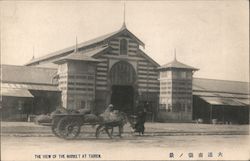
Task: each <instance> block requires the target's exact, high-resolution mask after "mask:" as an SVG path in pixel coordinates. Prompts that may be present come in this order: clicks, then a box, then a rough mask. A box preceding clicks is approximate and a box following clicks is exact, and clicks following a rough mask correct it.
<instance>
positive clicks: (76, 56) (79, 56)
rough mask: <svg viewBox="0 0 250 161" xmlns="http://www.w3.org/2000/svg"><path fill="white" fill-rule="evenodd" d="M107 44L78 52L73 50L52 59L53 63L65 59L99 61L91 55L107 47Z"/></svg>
mask: <svg viewBox="0 0 250 161" xmlns="http://www.w3.org/2000/svg"><path fill="white" fill-rule="evenodd" d="M108 48H109V47H108V46H104V47H100V48H96V49H94V50H90V51H80V52H76V53H75V52H73V53H71V54H70V55H67V56H65V57H61V58H59V59H57V60H56V61H54V62H55V63H61V62H63V61H65V60H79V61H91V62H101V60H99V59H95V58H93V57H92V56H94V55H96V54H99V53H101V52H103V51H104V50H106V49H108Z"/></svg>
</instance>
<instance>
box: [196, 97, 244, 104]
mask: <svg viewBox="0 0 250 161" xmlns="http://www.w3.org/2000/svg"><path fill="white" fill-rule="evenodd" d="M200 98H201V99H203V100H204V101H206V102H207V103H209V104H211V105H229V106H245V104H243V103H241V102H239V101H237V100H236V99H231V98H220V97H200Z"/></svg>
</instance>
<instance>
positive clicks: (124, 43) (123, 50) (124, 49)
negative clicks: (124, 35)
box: [120, 39, 128, 55]
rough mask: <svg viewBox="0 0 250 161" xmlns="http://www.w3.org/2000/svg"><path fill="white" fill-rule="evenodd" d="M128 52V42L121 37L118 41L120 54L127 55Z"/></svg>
mask: <svg viewBox="0 0 250 161" xmlns="http://www.w3.org/2000/svg"><path fill="white" fill-rule="evenodd" d="M127 52H128V43H127V40H126V39H122V40H121V41H120V54H121V55H127Z"/></svg>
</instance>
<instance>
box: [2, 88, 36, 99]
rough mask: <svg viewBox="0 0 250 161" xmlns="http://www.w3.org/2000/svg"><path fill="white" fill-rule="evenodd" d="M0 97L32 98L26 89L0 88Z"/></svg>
mask: <svg viewBox="0 0 250 161" xmlns="http://www.w3.org/2000/svg"><path fill="white" fill-rule="evenodd" d="M1 95H2V96H8V97H31V98H32V97H34V96H33V95H32V94H31V93H30V92H29V90H27V89H12V88H1Z"/></svg>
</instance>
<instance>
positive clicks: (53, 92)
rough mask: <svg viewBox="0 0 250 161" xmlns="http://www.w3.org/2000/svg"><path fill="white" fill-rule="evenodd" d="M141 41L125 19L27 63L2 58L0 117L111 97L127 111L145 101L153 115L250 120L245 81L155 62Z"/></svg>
mask: <svg viewBox="0 0 250 161" xmlns="http://www.w3.org/2000/svg"><path fill="white" fill-rule="evenodd" d="M144 46H145V45H144V43H143V42H142V41H141V40H140V39H139V38H138V37H136V36H135V35H134V34H133V33H132V32H130V31H129V30H128V29H127V27H126V25H125V24H124V25H123V26H122V28H120V29H119V30H118V31H115V32H113V33H110V34H107V35H104V36H101V37H98V38H95V39H93V40H90V41H87V42H84V43H79V44H78V43H76V45H74V46H71V47H68V48H65V49H62V50H59V51H56V52H54V53H51V54H48V55H46V56H43V57H40V58H35V59H32V60H31V61H30V62H29V63H27V64H26V65H25V66H11V65H2V66H1V70H2V72H3V74H2V78H1V94H2V96H3V97H2V98H3V99H2V102H1V105H2V108H1V109H2V111H3V115H4V117H5V118H4V119H5V120H15V119H16V118H17V117H20V119H21V118H22V119H27V118H28V117H29V115H34V114H35V115H38V114H46V113H50V112H51V111H53V110H55V109H56V107H58V106H63V107H64V108H69V109H82V108H88V109H91V111H92V112H93V113H96V114H100V113H102V112H103V111H104V110H105V108H106V107H107V106H108V104H113V105H114V107H115V108H116V109H118V110H121V111H124V112H126V113H127V114H134V113H136V112H137V111H138V110H140V109H141V108H143V107H146V108H147V111H148V120H151V121H162V122H193V121H195V120H203V121H204V122H206V123H211V122H213V121H215V120H216V121H218V122H222V123H249V91H248V89H249V84H248V83H247V82H240V83H239V82H232V81H222V80H210V81H209V80H204V79H200V78H193V74H194V72H195V71H197V69H196V68H194V67H191V66H188V65H185V64H183V63H181V62H179V61H178V60H177V59H176V58H175V59H174V60H173V61H172V62H170V63H168V64H166V65H163V66H160V65H159V64H158V63H156V62H155V61H154V60H153V59H152V58H150V57H149V56H148V55H147V54H146V53H144V51H143V50H142V48H144ZM215 87H216V88H215Z"/></svg>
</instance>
